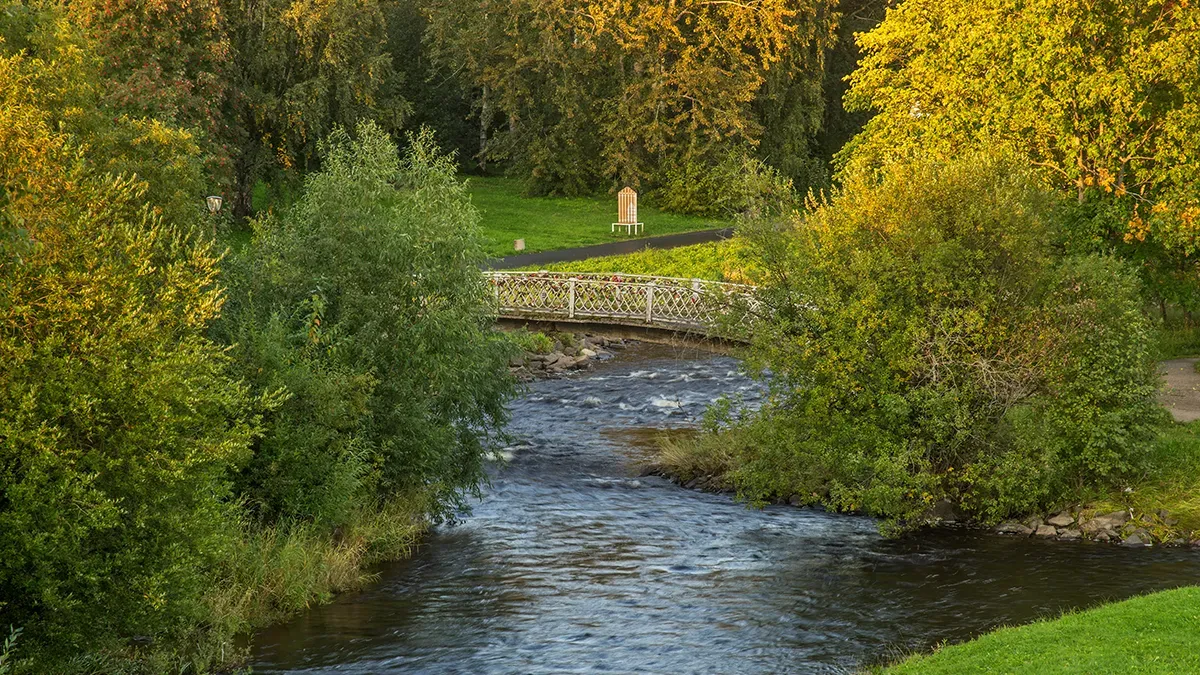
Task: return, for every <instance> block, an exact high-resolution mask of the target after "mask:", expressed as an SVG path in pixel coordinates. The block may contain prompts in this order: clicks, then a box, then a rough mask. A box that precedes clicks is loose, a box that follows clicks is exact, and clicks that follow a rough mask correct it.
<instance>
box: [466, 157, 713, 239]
mask: <svg viewBox="0 0 1200 675" xmlns="http://www.w3.org/2000/svg"><path fill="white" fill-rule="evenodd" d="M466 180H467V188H468V190H469V191H470V193H471V201H472V202H474V204H475V208H477V209H479V213H480V215H481V217H482V225H483V232H484V236H485V237H487V240H488V242H487V252H488V254H489V255H493V256H496V257H501V256H506V255H511V254H513V253H514V251H513V240H514V239H524V240H525V252H527V253H533V252H535V251H549V250H553V249H559V248H572V247H575V246H589V245H591V244H603V243H605V242H609V241H616V240H618V239H623V238H627V235H624V234H612V233H611V232H610V226H611V224H612V223H613V221H615V220H616V219H617V197H616V195H609V196H604V197H525V196H523V195H522V194H521V185H520V182H519V181H517V180H515V179H512V178H496V177H485V178H481V177H478V176H471V177H469V178H467V179H466ZM638 219H639V220H641V221H642V222H643V223H645V224H646V230H645V232H644V233H643V234H642V235H640V236H646V237H653V236H655V235H660V234H671V233H673V232H690V231H693V230H707V229H711V228H716V227H726V226H728V225H729V223H728V222H726V221H722V220H716V219H713V218H697V217H694V216H684V215H679V214H676V213H664V212H662V211H659V210H658V209H655V208H651V207H649V206H646V205H645V204H644V203H639V204H638Z"/></svg>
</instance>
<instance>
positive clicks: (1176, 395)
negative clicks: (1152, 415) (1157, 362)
mask: <svg viewBox="0 0 1200 675" xmlns="http://www.w3.org/2000/svg"><path fill="white" fill-rule="evenodd" d="M1196 361H1200V359H1174V360H1172V361H1163V363H1162V373H1163V379H1164V380H1165V381H1166V383H1167V386H1166V387H1165V388H1164V389H1163V394H1162V402H1163V405H1165V406H1167V408H1168V409H1170V411H1171V415H1173V416H1174V417H1175V421H1176V422H1192V421H1195V420H1200V373H1197V372H1196Z"/></svg>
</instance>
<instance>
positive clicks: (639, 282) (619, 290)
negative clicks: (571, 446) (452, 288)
mask: <svg viewBox="0 0 1200 675" xmlns="http://www.w3.org/2000/svg"><path fill="white" fill-rule="evenodd" d="M486 276H487V278H488V282H489V283H490V284H491V287H492V294H493V297H494V298H495V302H496V310H497V313H498V314H499V315H500V316H502V317H505V318H528V319H538V320H566V321H599V322H601V323H617V324H624V325H638V326H653V327H659V328H667V329H671V330H687V331H697V332H703V333H705V334H710V335H712V334H715V333H717V332H729V331H728V329H729V328H730V324H732V325H733V327H735V328H736V327H738V326H742V327H745V326H746V325H747V324H748V323H749V321H750V320H751V315H752V313H753V312H752V310H753V309H754V308H756V307H757V301H756V300H755V297H754V287H753V286H747V285H743V284H730V283H722V282H716V281H705V280H702V279H679V278H674V277H658V276H648V275H641V274H609V273H604V274H587V273H568V272H512V271H500V272H487V273H486ZM747 310H750V311H747ZM722 328H723V329H724V330H719V329H722Z"/></svg>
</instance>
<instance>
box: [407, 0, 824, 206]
mask: <svg viewBox="0 0 1200 675" xmlns="http://www.w3.org/2000/svg"><path fill="white" fill-rule="evenodd" d="M427 13H428V17H429V33H428V35H429V41H430V43H431V45H432V47H433V50H434V53H435V55H436V57H437V58H438V59H439V60H440V61H441V63H442V65H443V67H444V68H445V69H447V70H448V71H450V72H460V71H463V70H465V71H468V72H470V73H471V77H472V79H473V81H474V83H475V85H476V86H477V87H478V90H479V92H480V94H479V96H480V102H479V106H478V110H479V113H480V118H481V122H482V130H483V131H484V132H488V131H494V135H493V136H492V137H490V138H488V140H487V143H486V145H484V146H483V147H482V148H481V151H482V152H483V153H485V154H486V155H490V156H495V157H499V158H508V159H511V160H513V161H514V162H515V164H516V166H517V167H518V169H519V170H520V171H521V172H522V173H523V174H525V175H526V176H528V177H529V178H530V179H531V182H532V184H533V187H534V188H535V189H536V190H541V191H558V192H568V193H570V192H582V191H586V190H588V189H592V188H595V187H600V186H612V185H615V184H617V183H629V184H633V185H651V186H652V185H654V183H655V181H656V180H657V179H658V178H659V177H660V176H661V175H662V173H663V171H664V169H665V168H667V167H670V166H686V165H689V164H699V165H710V164H713V163H715V162H716V161H718V160H719V159H720V157H721V156H722V155H723V154H725V153H726V152H727V151H729V150H730V149H731V148H736V147H739V146H741V147H749V148H754V147H756V146H758V145H759V143H760V142H761V140H762V139H763V138H764V120H765V119H768V118H769V119H772V120H774V121H778V122H779V123H780V124H793V125H797V126H798V127H799V128H800V129H801V130H802V131H801V135H804V134H811V133H812V132H815V128H813V125H814V124H819V119H820V112H819V111H820V106H821V102H820V99H819V97H816V96H813V95H812V94H811V92H812V90H813V89H814V87H815V90H816V91H819V90H820V77H821V66H820V63H821V54H822V53H823V48H824V45H826V44H827V43H828V42H829V41H830V40H831V39H832V25H833V16H832V13H831V12H830V11H829V5H828V3H826V2H806V1H802V0H755V1H750V2H742V3H727V2H712V1H710V0H684V1H681V2H673V3H666V4H664V3H656V2H639V1H636V0H627V1H624V2H599V1H596V0H520V1H519V2H500V1H498V0H485V1H484V2H482V3H480V2H470V3H467V2H464V1H463V0H431V2H429V4H428V6H427ZM769 82H770V83H773V85H774V86H773V87H772V86H768V83H769ZM794 83H799V85H800V88H798V89H796V90H795V91H793V92H791V93H789V94H788V95H781V94H783V93H784V92H785V90H786V89H788V87H790V86H791V85H792V84H794ZM795 94H799V95H795ZM796 106H800V107H802V108H804V110H802V111H801V112H800V114H796V113H795V111H794V110H793V108H795V107H796ZM811 110H815V111H816V114H815V115H814V114H809V112H810V111H811ZM493 119H499V120H502V123H501V125H498V126H496V127H492V128H489V120H493Z"/></svg>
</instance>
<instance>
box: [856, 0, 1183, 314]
mask: <svg viewBox="0 0 1200 675" xmlns="http://www.w3.org/2000/svg"><path fill="white" fill-rule="evenodd" d="M1198 43H1200V8H1198V7H1195V6H1192V5H1191V4H1189V3H1186V2H1175V1H1174V0H1156V1H1152V2H1140V1H1136V2H1135V1H1133V0H1107V1H1106V2H1102V3H1099V4H1096V3H1091V2H1082V1H1077V0H1071V1H1068V2H1058V1H1052V0H988V1H987V2H984V3H982V4H981V3H979V2H963V1H960V0H953V1H951V2H941V1H940V0H939V1H934V0H908V1H906V2H904V3H902V4H900V5H898V6H897V7H895V8H894V9H890V10H889V11H888V13H887V18H886V19H885V20H884V21H883V23H882V24H880V25H879V26H878V27H877V28H875V29H874V30H872V31H870V32H868V33H865V34H863V35H861V36H860V44H861V46H862V49H863V52H864V54H865V56H864V58H863V60H862V63H861V67H860V68H859V69H858V70H856V71H855V72H854V74H853V76H852V78H851V89H850V93H849V102H850V104H851V106H852V107H853V108H854V109H858V110H871V111H874V112H875V113H876V114H875V116H874V117H873V118H872V119H871V121H870V122H869V123H868V124H867V125H866V127H865V129H864V131H863V132H862V133H861V134H860V135H859V136H857V137H856V138H855V139H854V141H853V142H852V143H851V144H850V145H849V146H847V148H846V149H845V150H843V151H842V153H841V155H840V161H841V163H842V165H843V171H844V173H846V174H848V173H853V172H856V171H860V170H870V169H873V168H877V167H879V166H882V165H885V164H887V163H888V162H891V161H896V160H903V159H905V158H910V157H913V156H915V155H918V154H923V155H930V156H934V157H953V156H959V155H963V154H969V153H971V152H974V151H976V150H978V149H980V148H981V147H990V146H997V147H998V146H1003V147H1006V148H1010V149H1012V150H1013V151H1014V152H1016V153H1017V154H1018V155H1019V156H1021V157H1024V158H1025V159H1026V161H1027V162H1028V163H1029V164H1030V165H1031V166H1034V167H1037V168H1038V169H1039V170H1040V171H1041V172H1042V174H1043V175H1044V176H1045V178H1046V179H1047V180H1049V181H1051V182H1052V184H1054V185H1056V186H1058V187H1059V188H1061V189H1062V190H1064V191H1069V192H1070V193H1071V194H1072V195H1073V196H1074V197H1075V199H1076V200H1077V202H1079V203H1080V204H1083V205H1084V209H1083V212H1084V213H1085V214H1092V215H1095V214H1096V213H1101V214H1103V216H1105V217H1103V218H1099V219H1095V218H1083V219H1081V221H1082V222H1081V226H1080V228H1079V231H1077V232H1076V233H1075V234H1074V238H1075V240H1076V243H1078V244H1082V245H1087V246H1092V247H1101V248H1104V249H1109V250H1112V249H1116V250H1120V251H1122V252H1123V253H1126V254H1127V255H1128V256H1129V257H1131V258H1134V259H1137V260H1140V261H1146V264H1147V265H1148V266H1149V267H1150V268H1152V269H1150V270H1149V272H1150V273H1149V274H1148V275H1147V276H1148V278H1149V279H1150V280H1152V281H1155V280H1157V281H1162V280H1163V279H1164V278H1166V277H1174V278H1177V279H1180V280H1184V279H1191V280H1192V283H1190V284H1186V283H1185V284H1184V286H1183V288H1181V289H1179V290H1177V291H1176V292H1173V293H1172V296H1173V299H1175V300H1177V301H1179V302H1184V303H1190V304H1191V305H1192V306H1193V307H1197V308H1200V306H1198V303H1200V292H1198V290H1200V288H1198V287H1197V285H1196V283H1195V280H1196V279H1197V278H1200V267H1197V265H1200V180H1197V176H1200V52H1198V51H1197V50H1196V48H1195V47H1196V44H1198ZM1089 202H1105V203H1107V204H1109V205H1092V204H1089ZM1155 270H1157V272H1156V271H1155ZM1155 290H1156V291H1157V292H1158V293H1159V294H1162V293H1164V292H1168V291H1169V285H1164V284H1162V283H1156V284H1155Z"/></svg>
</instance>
